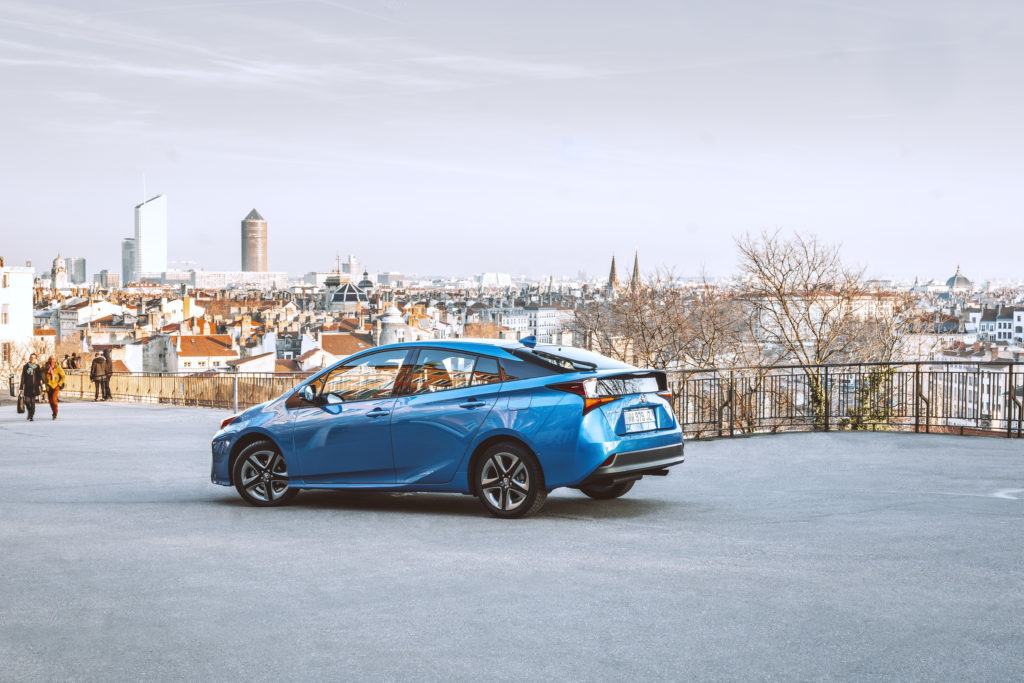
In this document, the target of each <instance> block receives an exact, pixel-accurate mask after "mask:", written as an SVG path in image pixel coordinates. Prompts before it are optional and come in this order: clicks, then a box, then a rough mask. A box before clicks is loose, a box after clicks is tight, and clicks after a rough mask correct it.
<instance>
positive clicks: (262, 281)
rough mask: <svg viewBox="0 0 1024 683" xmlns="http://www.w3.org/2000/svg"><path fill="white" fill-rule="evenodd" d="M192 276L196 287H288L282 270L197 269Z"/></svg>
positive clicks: (286, 277)
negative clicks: (275, 271) (276, 271)
mask: <svg viewBox="0 0 1024 683" xmlns="http://www.w3.org/2000/svg"><path fill="white" fill-rule="evenodd" d="M193 276H194V278H193V282H192V286H193V287H195V288H196V289H236V288H242V287H252V288H254V289H288V273H284V272H278V273H274V272H267V271H244V270H234V271H211V270H197V271H194V272H193Z"/></svg>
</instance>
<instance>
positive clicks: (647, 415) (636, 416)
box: [625, 408, 654, 427]
mask: <svg viewBox="0 0 1024 683" xmlns="http://www.w3.org/2000/svg"><path fill="white" fill-rule="evenodd" d="M625 416H626V426H627V427H633V426H634V425H643V424H647V423H653V422H654V409H653V408H635V409H633V410H627V411H626V413H625Z"/></svg>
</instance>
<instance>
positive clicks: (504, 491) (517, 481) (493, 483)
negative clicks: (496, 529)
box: [480, 452, 530, 511]
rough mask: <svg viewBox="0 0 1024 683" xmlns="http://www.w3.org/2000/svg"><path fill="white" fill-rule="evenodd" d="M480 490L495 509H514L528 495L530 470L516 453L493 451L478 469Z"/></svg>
mask: <svg viewBox="0 0 1024 683" xmlns="http://www.w3.org/2000/svg"><path fill="white" fill-rule="evenodd" d="M480 490H481V491H483V494H484V496H485V497H486V498H487V501H488V502H489V503H490V504H491V505H492V506H494V507H495V508H496V509H498V510H503V511H511V510H515V509H516V508H518V507H519V506H520V505H522V504H523V503H524V502H525V501H526V498H527V497H528V496H529V495H530V471H529V469H527V467H526V463H525V462H523V459H522V458H520V457H519V456H518V455H515V454H514V453H508V452H499V453H494V454H493V455H491V456H490V457H489V458H487V460H486V461H485V462H484V465H483V467H482V468H481V469H480Z"/></svg>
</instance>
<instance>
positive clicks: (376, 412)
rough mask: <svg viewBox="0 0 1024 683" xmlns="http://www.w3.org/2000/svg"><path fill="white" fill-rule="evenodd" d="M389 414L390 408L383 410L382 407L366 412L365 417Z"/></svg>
mask: <svg viewBox="0 0 1024 683" xmlns="http://www.w3.org/2000/svg"><path fill="white" fill-rule="evenodd" d="M390 414H391V411H390V410H384V409H383V408H374V409H373V410H371V411H370V412H368V413H367V414H366V417H387V416H388V415H390Z"/></svg>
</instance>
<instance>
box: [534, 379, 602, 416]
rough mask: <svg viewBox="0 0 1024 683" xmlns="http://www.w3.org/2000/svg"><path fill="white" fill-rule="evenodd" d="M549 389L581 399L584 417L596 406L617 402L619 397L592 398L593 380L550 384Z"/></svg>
mask: <svg viewBox="0 0 1024 683" xmlns="http://www.w3.org/2000/svg"><path fill="white" fill-rule="evenodd" d="M548 388H550V389H555V390H557V391H565V392H568V393H570V394H576V395H577V396H579V397H580V398H582V399H583V414H584V415H586V414H587V413H589V412H590V411H591V410H593V409H594V408H596V407H598V406H603V405H604V404H605V403H611V402H612V401H617V400H618V399H619V398H620V397H619V396H594V395H593V393H594V391H593V380H585V381H583V382H563V383H562V384H551V385H549V386H548Z"/></svg>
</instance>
